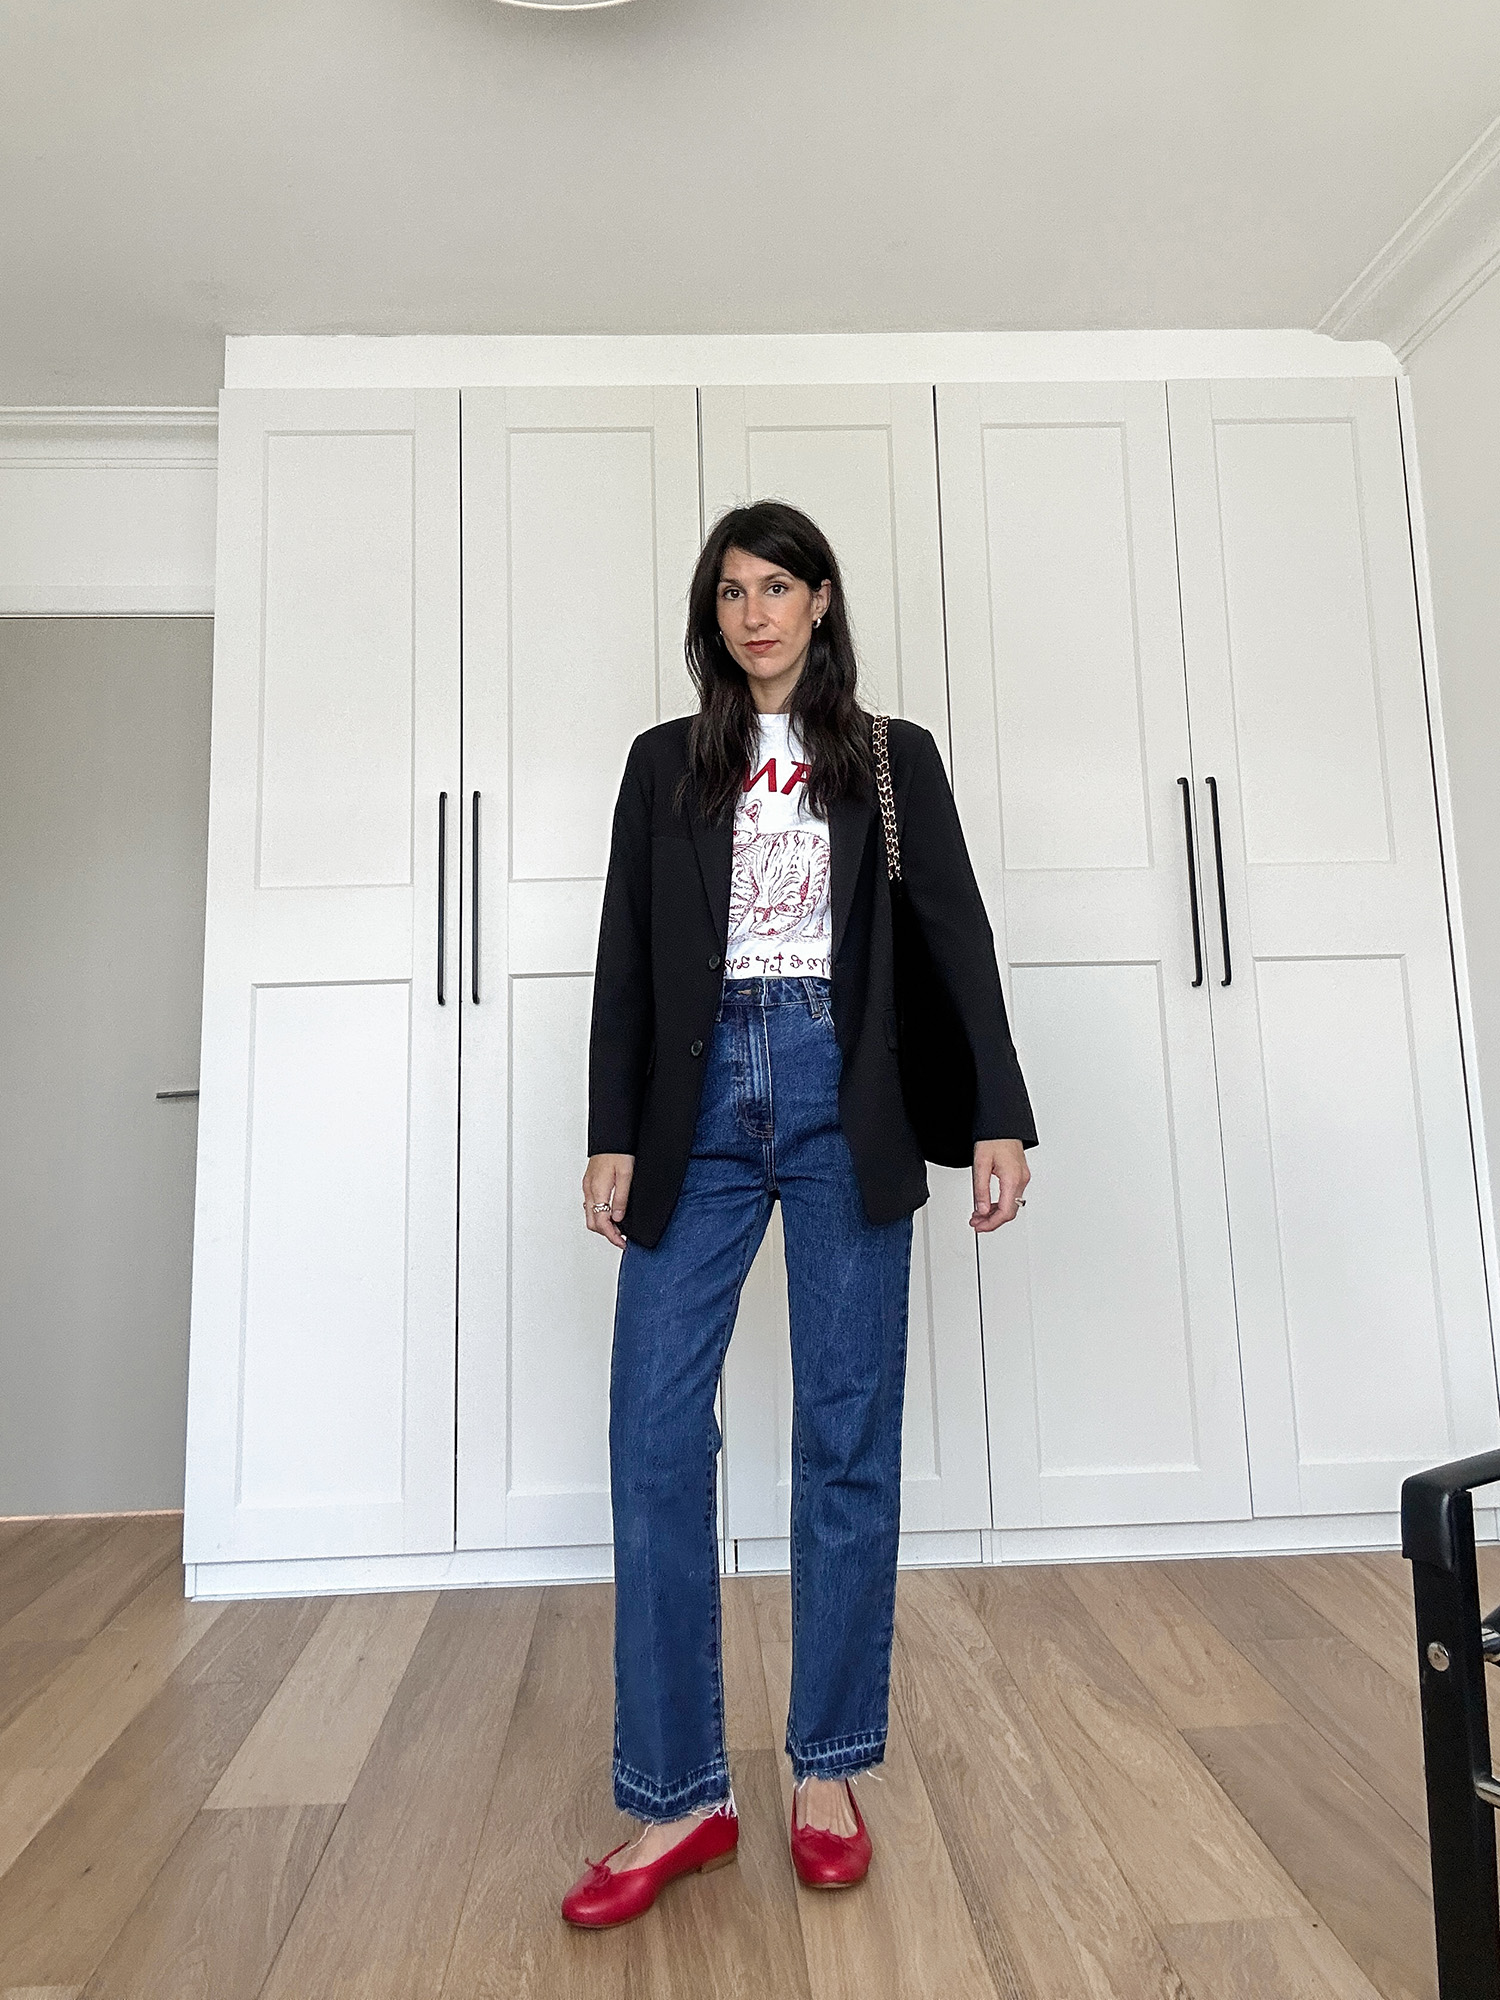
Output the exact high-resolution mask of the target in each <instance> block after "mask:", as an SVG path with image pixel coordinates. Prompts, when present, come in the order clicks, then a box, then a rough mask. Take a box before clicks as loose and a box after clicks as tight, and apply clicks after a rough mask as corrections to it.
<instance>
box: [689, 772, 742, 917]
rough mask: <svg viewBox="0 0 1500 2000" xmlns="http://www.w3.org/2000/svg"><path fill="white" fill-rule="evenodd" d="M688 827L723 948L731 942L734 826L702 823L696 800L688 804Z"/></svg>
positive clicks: (730, 822)
mask: <svg viewBox="0 0 1500 2000" xmlns="http://www.w3.org/2000/svg"><path fill="white" fill-rule="evenodd" d="M688 823H689V824H690V825H691V827H692V829H693V845H694V847H696V848H697V850H698V867H699V869H700V870H701V872H702V875H703V887H704V889H705V890H706V891H707V893H708V907H709V909H710V910H712V912H713V918H714V923H715V924H716V926H717V927H718V939H719V943H720V945H721V946H726V945H727V944H728V941H729V875H730V869H731V867H732V864H733V859H734V823H733V821H732V820H726V821H725V822H724V824H723V825H722V826H710V825H708V824H707V822H706V821H704V820H703V819H701V818H700V817H699V814H698V807H697V803H696V801H695V800H692V799H690V800H689V802H688Z"/></svg>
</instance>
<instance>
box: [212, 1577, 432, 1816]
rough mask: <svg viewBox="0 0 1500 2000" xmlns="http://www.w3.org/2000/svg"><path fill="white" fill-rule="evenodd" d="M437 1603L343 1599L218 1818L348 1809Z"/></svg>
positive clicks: (258, 1728)
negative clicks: (248, 1811)
mask: <svg viewBox="0 0 1500 2000" xmlns="http://www.w3.org/2000/svg"><path fill="white" fill-rule="evenodd" d="M436 1602H437V1593H436V1592H435V1591H430V1590H429V1591H424V1592H421V1593H400V1594H393V1595H389V1596H387V1595H383V1594H377V1593H373V1592H372V1593H371V1594H370V1595H368V1596H360V1597H341V1598H338V1599H336V1600H335V1601H334V1603H332V1604H331V1605H330V1606H329V1608H328V1615H327V1617H326V1618H325V1619H324V1620H323V1622H322V1624H321V1625H320V1626H319V1627H318V1629H317V1631H316V1632H315V1633H314V1634H313V1636H312V1638H311V1639H310V1640H309V1641H308V1643H307V1645H306V1647H305V1648H304V1649H303V1652H302V1655H301V1657H300V1658H299V1659H298V1661H297V1664H296V1665H295V1666H294V1667H293V1668H292V1671H291V1672H290V1673H289V1674H288V1675H287V1677H286V1679H285V1680H284V1681H283V1682H282V1684H281V1686H280V1687H279V1688H278V1689H277V1690H276V1693H275V1694H274V1695H273V1696H272V1698H271V1701H270V1703H269V1704H268V1705H267V1707H266V1708H265V1710H264V1711H263V1713H262V1714H261V1717H260V1720H259V1721H258V1722H257V1723H256V1725H255V1727H254V1728H253V1729H252V1730H251V1732H250V1734H249V1735H248V1736H247V1737H246V1738H245V1740H244V1742H243V1743H242V1744H241V1745H240V1747H239V1750H238V1752H237V1753H236V1755H235V1759H234V1762H233V1763H232V1764H231V1765H230V1766H229V1769H228V1770H227V1771H226V1772H225V1773H224V1775H223V1777H222V1778H220V1780H219V1782H218V1784H217V1785H216V1786H215V1787H214V1789H213V1793H212V1795H211V1796H210V1798H209V1801H208V1806H209V1809H210V1810H215V1811H216V1810H220V1809H222V1808H224V1807H230V1806H297V1805H308V1806H315V1805H342V1804H343V1803H344V1801H345V1800H346V1799H347V1798H348V1796H349V1794H350V1792H351V1791H352V1789H353V1787H354V1781H355V1779H356V1778H357V1777H358V1776H359V1772H360V1767H361V1765H362V1764H363V1763H364V1761H365V1758H366V1757H367V1756H368V1755H369V1753H370V1745H371V1744H372V1743H373V1742H374V1741H375V1737H376V1734H377V1732H378V1731H379V1728H380V1725H381V1723H382V1722H383V1721H384V1720H385V1715H386V1711H387V1709H389V1707H390V1705H391V1699H392V1697H393V1696H394V1694H395V1692H396V1689H397V1687H398V1686H399V1684H400V1681H401V1676H402V1675H403V1674H404V1673H405V1672H406V1669H407V1667H408V1666H409V1665H410V1664H411V1656H412V1654H413V1653H414V1652H415V1650H416V1646H417V1641H418V1640H419V1639H420V1638H421V1636H422V1631H423V1628H424V1627H425V1626H426V1624H427V1620H428V1619H429V1617H430V1616H431V1615H432V1607H433V1605H434V1604H435V1603H436Z"/></svg>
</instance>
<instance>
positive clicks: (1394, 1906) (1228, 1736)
mask: <svg viewBox="0 0 1500 2000" xmlns="http://www.w3.org/2000/svg"><path fill="white" fill-rule="evenodd" d="M1188 1741H1189V1743H1190V1744H1191V1745H1192V1747H1193V1749H1194V1750H1195V1751H1196V1752H1197V1754H1198V1756H1200V1757H1201V1758H1202V1759H1203V1762H1204V1764H1205V1765H1206V1767H1207V1768H1208V1770H1209V1771H1211V1772H1212V1773H1213V1776H1214V1778H1215V1780H1216V1781H1217V1782H1218V1784H1220V1785H1221V1786H1222V1787H1223V1789H1224V1791H1225V1792H1226V1793H1227V1794H1228V1795H1229V1797H1230V1798H1231V1799H1233V1801H1234V1803H1235V1805H1236V1806H1237V1807H1238V1808H1239V1810H1240V1811H1241V1812H1242V1813H1243V1814H1244V1815H1245V1818H1246V1819H1247V1820H1248V1821H1249V1822H1250V1824H1251V1825H1252V1826H1253V1827H1254V1828H1255V1830H1256V1832H1257V1833H1258V1834H1259V1835H1260V1837H1261V1839H1262V1840H1263V1841H1264V1842H1265V1843H1266V1846H1267V1847H1268V1848H1269V1849H1270V1850H1271V1852H1272V1853H1273V1854H1274V1855H1275V1856H1276V1858H1277V1860H1278V1861H1279V1862H1280V1863H1281V1865H1282V1867H1283V1868H1285V1869H1286V1871H1287V1873H1288V1874H1289V1875H1290V1876H1291V1877H1292V1879H1293V1880H1294V1881H1295V1882H1296V1884H1297V1886H1298V1888H1299V1889H1301V1891H1302V1893H1303V1894H1304V1895H1305V1896H1306V1897H1307V1898H1308V1900H1309V1902H1310V1903H1311V1904H1312V1905H1313V1907H1314V1909H1316V1910H1317V1911H1318V1912H1319V1913H1320V1914H1321V1916H1322V1917H1323V1920H1324V1922H1325V1923H1326V1924H1327V1925H1328V1927H1329V1929H1330V1930H1332V1931H1333V1933H1334V1934H1335V1935H1336V1936H1337V1937H1338V1938H1339V1939H1340V1941H1341V1942H1342V1943H1343V1944H1344V1945H1345V1947H1346V1948H1347V1949H1348V1951H1349V1952H1350V1954H1351V1955H1352V1957H1353V1958H1354V1959H1355V1960H1356V1962H1357V1963H1358V1964H1359V1965H1360V1966H1362V1967H1363V1969H1364V1971H1365V1973H1366V1974H1367V1975H1368V1977H1369V1979H1370V1980H1371V1982H1372V1983H1373V1985H1374V1986H1375V1987H1376V1988H1377V1989H1378V1990H1379V1991H1380V1992H1381V1993H1382V1994H1383V1995H1384V1996H1385V2000H1436V1994H1437V1974H1436V1964H1435V1961H1434V1957H1433V1935H1432V1904H1431V1901H1430V1898H1429V1894H1428V1888H1427V1882H1428V1874H1427V1852H1426V1848H1425V1845H1424V1844H1423V1842H1422V1841H1421V1840H1420V1839H1419V1837H1418V1836H1417V1835H1416V1834H1415V1833H1413V1831H1412V1829H1411V1828H1410V1827H1409V1826H1408V1825H1407V1824H1406V1822H1405V1820H1403V1819H1402V1818H1401V1816H1400V1815H1399V1814H1398V1813H1396V1812H1395V1811H1394V1810H1393V1809H1392V1808H1391V1807H1390V1806H1389V1805H1387V1804H1386V1803H1385V1801H1384V1800H1383V1799H1381V1798H1380V1797H1379V1796H1378V1795H1377V1794H1376V1793H1375V1792H1374V1791H1373V1790H1372V1789H1371V1787H1370V1786H1369V1785H1367V1784H1365V1783H1364V1781H1363V1780H1362V1779H1361V1778H1360V1776H1359V1775H1358V1773H1357V1772H1355V1771H1353V1770H1351V1769H1350V1767H1349V1766H1348V1764H1347V1763H1346V1762H1345V1761H1344V1760H1343V1758H1341V1757H1340V1756H1339V1755H1338V1754H1337V1752H1336V1751H1334V1750H1333V1749H1332V1747H1331V1746H1330V1745H1329V1744H1328V1742H1327V1741H1326V1739H1325V1738H1323V1737H1322V1736H1321V1735H1320V1734H1319V1733H1318V1732H1317V1731H1316V1730H1315V1729H1313V1728H1311V1727H1310V1726H1309V1725H1308V1724H1307V1723H1305V1722H1303V1721H1302V1720H1300V1718H1295V1717H1294V1718H1293V1719H1292V1720H1291V1721H1289V1722H1284V1723H1275V1722H1270V1723H1265V1722H1263V1723H1255V1724H1252V1725H1251V1726H1249V1727H1248V1728H1244V1729H1206V1730H1197V1731H1191V1732H1189V1735H1188Z"/></svg>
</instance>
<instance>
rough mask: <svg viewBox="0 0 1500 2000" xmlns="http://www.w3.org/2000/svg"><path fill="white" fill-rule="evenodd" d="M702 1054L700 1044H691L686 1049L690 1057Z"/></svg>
mask: <svg viewBox="0 0 1500 2000" xmlns="http://www.w3.org/2000/svg"><path fill="white" fill-rule="evenodd" d="M702 1053H703V1044H702V1042H693V1043H692V1044H690V1046H689V1048H688V1054H689V1055H690V1056H701V1055H702Z"/></svg>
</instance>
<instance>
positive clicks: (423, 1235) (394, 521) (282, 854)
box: [185, 390, 459, 1562]
mask: <svg viewBox="0 0 1500 2000" xmlns="http://www.w3.org/2000/svg"><path fill="white" fill-rule="evenodd" d="M458 500H459V494H458V398H457V396H456V395H453V394H450V393H446V392H430V393H429V392H422V393H419V394H412V393H409V392H400V391H381V392H377V393H364V392H326V393H322V392H281V391H277V392H269V391H267V392H260V391H253V392H252V391H248V390H239V391H235V390H231V391H229V392H227V393H226V394H225V396H224V399H223V404H222V408H221V416H220V428H219V564H218V579H217V586H216V590H217V596H216V619H215V625H216V635H215V649H214V694H213V748H212V767H211V781H210V788H211V796H210V808H209V858H208V914H207V936H206V950H205V969H204V1001H203V1052H202V1071H201V1088H202V1100H201V1105H200V1122H199V1148H198V1191H197V1233H196V1242H195V1249H194V1270H193V1320H192V1340H191V1359H190V1387H189V1420H188V1467H187V1518H186V1528H185V1541H186V1554H187V1560H188V1561H189V1562H222V1561H227V1560H234V1559H247V1558H255V1557H288V1556H323V1555H339V1556H348V1555H377V1554H394V1553H402V1552H407V1551H418V1550H439V1549H448V1548H451V1547H452V1543H453V1397H454V1342H453V1314H454V1290H455V1234H456V1197H457V1144H458V1012H459V1010H458V1006H457V954H456V951H454V950H453V949H452V948H451V942H450V948H449V950H448V953H447V964H446V967H444V966H443V965H442V964H441V963H440V960H439V955H438V939H439V936H440V935H441V934H442V933H441V930H440V925H441V923H442V915H443V903H442V893H443V887H444V884H443V882H442V879H441V877H440V874H439V853H440V840H442V838H443V836H442V833H441V830H440V809H439V801H440V799H441V798H442V796H443V795H444V794H446V796H447V815H448V817H447V836H446V859H447V863H448V867H447V880H446V891H447V898H448V902H447V910H448V916H449V924H448V932H447V936H448V939H449V940H450V941H451V940H452V939H453V937H454V933H455V925H454V921H453V920H454V919H455V918H456V914H457V907H458V906H457V887H458V885H457V867H456V864H457V857H458V844H457V829H458V785H459V585H458ZM445 973H446V979H445Z"/></svg>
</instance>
